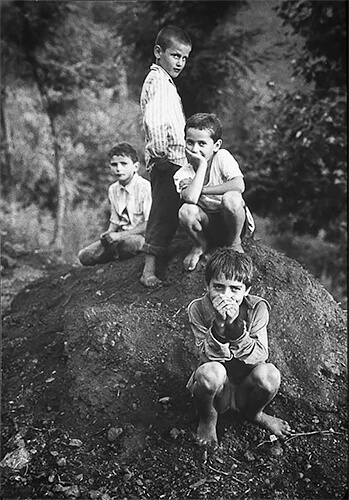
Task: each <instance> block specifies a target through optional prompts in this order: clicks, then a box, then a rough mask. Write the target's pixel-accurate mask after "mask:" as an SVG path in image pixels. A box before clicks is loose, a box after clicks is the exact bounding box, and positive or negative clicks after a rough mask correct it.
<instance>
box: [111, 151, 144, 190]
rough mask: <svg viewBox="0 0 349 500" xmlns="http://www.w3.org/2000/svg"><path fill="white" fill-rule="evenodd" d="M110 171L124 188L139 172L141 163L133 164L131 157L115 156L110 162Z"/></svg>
mask: <svg viewBox="0 0 349 500" xmlns="http://www.w3.org/2000/svg"><path fill="white" fill-rule="evenodd" d="M109 166H110V170H111V171H112V172H113V174H114V177H115V178H116V180H117V181H119V182H120V184H121V185H122V186H126V184H128V183H129V182H130V180H131V179H132V177H133V176H134V174H135V173H136V172H137V170H138V167H139V163H138V161H137V162H133V161H132V159H131V158H130V157H129V156H113V157H112V158H111V160H110V161H109Z"/></svg>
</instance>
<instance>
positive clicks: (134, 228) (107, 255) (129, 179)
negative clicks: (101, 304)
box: [78, 142, 151, 266]
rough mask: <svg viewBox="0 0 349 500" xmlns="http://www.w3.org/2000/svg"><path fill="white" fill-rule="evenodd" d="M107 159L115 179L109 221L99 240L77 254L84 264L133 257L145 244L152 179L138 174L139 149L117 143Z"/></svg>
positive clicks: (111, 192) (111, 190) (110, 187)
mask: <svg viewBox="0 0 349 500" xmlns="http://www.w3.org/2000/svg"><path fill="white" fill-rule="evenodd" d="M108 160H109V167H110V169H111V171H112V173H113V175H114V177H115V179H116V182H114V183H113V184H111V186H109V191H108V197H109V202H110V208H111V215H110V224H109V227H108V230H107V231H106V232H104V233H102V234H101V236H100V239H99V240H98V241H96V242H94V243H91V245H89V246H88V247H86V248H83V249H82V250H80V252H79V255H78V257H79V260H80V262H81V264H83V265H84V266H94V265H95V264H103V263H105V262H110V261H112V260H115V259H117V258H121V259H123V258H128V257H132V256H133V255H135V254H136V253H138V252H140V251H141V249H142V247H143V244H144V233H145V229H146V224H147V220H148V216H149V212H150V206H151V187H150V182H149V181H147V180H146V179H144V178H143V177H141V176H140V175H138V173H137V171H138V168H139V161H138V157H137V152H136V150H135V149H134V147H133V146H131V144H129V143H127V142H121V143H119V144H117V145H116V146H114V147H113V148H112V149H111V150H110V151H109V154H108Z"/></svg>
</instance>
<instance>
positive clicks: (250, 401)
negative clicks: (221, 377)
mask: <svg viewBox="0 0 349 500" xmlns="http://www.w3.org/2000/svg"><path fill="white" fill-rule="evenodd" d="M279 387H280V372H279V370H278V369H277V368H276V367H275V366H274V365H272V364H271V363H262V364H260V365H258V366H256V368H254V370H252V372H251V373H250V375H248V377H246V379H245V380H244V381H243V382H242V383H241V384H240V385H239V387H238V389H237V391H236V403H237V406H238V408H239V410H240V412H241V413H242V414H243V415H244V416H245V417H246V418H247V419H248V420H250V421H251V422H255V423H256V424H258V425H259V426H261V427H263V428H264V429H266V430H268V431H269V432H271V433H272V434H275V436H278V437H279V438H281V439H285V438H286V437H287V436H289V435H290V434H292V430H291V427H290V425H289V424H288V422H286V421H285V420H282V419H281V418H278V417H273V416H271V415H268V414H266V413H264V411H263V410H264V408H265V407H266V406H267V404H269V403H270V402H271V401H272V400H273V399H274V397H275V395H276V393H277V391H278V390H279Z"/></svg>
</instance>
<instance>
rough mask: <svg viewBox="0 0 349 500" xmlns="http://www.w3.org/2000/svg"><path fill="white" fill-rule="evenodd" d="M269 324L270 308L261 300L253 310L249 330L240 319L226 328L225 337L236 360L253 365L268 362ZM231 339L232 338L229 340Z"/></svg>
mask: <svg viewBox="0 0 349 500" xmlns="http://www.w3.org/2000/svg"><path fill="white" fill-rule="evenodd" d="M268 322H269V310H268V306H267V303H266V302H265V301H263V300H261V301H260V302H258V304H256V306H255V308H254V310H253V314H252V319H251V324H250V326H249V328H247V324H246V321H243V320H241V319H240V318H239V317H238V318H237V319H236V321H235V322H234V323H232V325H230V326H228V327H227V328H226V330H225V336H226V337H227V340H228V341H229V345H230V349H231V350H232V353H233V356H234V358H236V359H239V360H240V361H243V362H244V363H246V364H251V365H253V364H256V363H260V362H262V361H266V360H267V358H268V334H267V325H268ZM239 334H240V336H239ZM229 337H231V338H230V339H229Z"/></svg>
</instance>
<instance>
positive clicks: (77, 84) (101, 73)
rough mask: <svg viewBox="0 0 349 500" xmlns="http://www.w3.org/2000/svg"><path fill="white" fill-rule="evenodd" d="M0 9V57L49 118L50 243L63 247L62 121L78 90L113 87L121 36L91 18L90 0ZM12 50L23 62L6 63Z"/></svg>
mask: <svg viewBox="0 0 349 500" xmlns="http://www.w3.org/2000/svg"><path fill="white" fill-rule="evenodd" d="M114 13H115V12H114ZM2 14H3V15H2V28H3V29H2V40H3V41H4V42H5V49H6V50H4V51H2V58H3V59H4V60H6V62H7V63H8V65H7V66H8V67H9V68H10V69H11V75H12V77H13V79H14V78H21V79H22V80H24V79H25V80H26V81H28V82H31V83H35V85H36V87H37V89H38V91H39V93H40V96H41V102H42V107H43V110H44V112H45V114H46V116H47V117H48V124H49V127H50V131H51V137H52V149H53V152H52V158H53V164H54V168H55V172H56V196H55V200H56V211H55V212H56V218H55V231H54V238H53V240H54V241H53V242H54V244H55V245H56V246H57V247H58V248H61V247H62V244H63V228H64V216H65V211H66V202H67V189H69V186H71V183H70V182H69V179H68V177H67V175H66V169H65V162H66V155H65V154H64V153H65V151H64V148H65V144H66V142H67V141H66V136H67V134H68V135H69V133H70V131H68V130H67V129H65V122H66V121H67V116H68V115H71V114H73V113H74V111H76V109H77V103H78V100H79V98H80V95H81V90H82V89H84V88H90V89H91V90H92V91H93V92H95V93H98V92H99V91H100V90H101V89H103V88H105V87H108V86H109V87H110V86H114V87H117V81H118V79H119V78H120V71H119V70H118V65H117V61H115V53H116V52H117V48H118V46H120V41H118V39H117V38H116V37H114V34H113V33H111V31H110V30H108V29H106V28H105V27H103V25H97V24H96V23H95V22H94V19H93V14H94V13H93V10H92V6H91V5H89V4H88V5H79V4H77V5H76V4H73V3H69V4H68V3H65V2H4V3H3V5H2ZM13 53H15V54H16V55H17V56H18V59H19V60H20V61H21V62H23V64H19V65H13V64H12V65H11V64H10V61H11V57H10V55H11V54H13ZM11 83H12V82H11ZM4 116H5V115H4ZM3 122H4V123H5V120H3ZM5 125H6V123H5ZM3 130H4V131H6V127H4V128H3ZM68 142H69V141H68ZM7 157H9V155H7Z"/></svg>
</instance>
